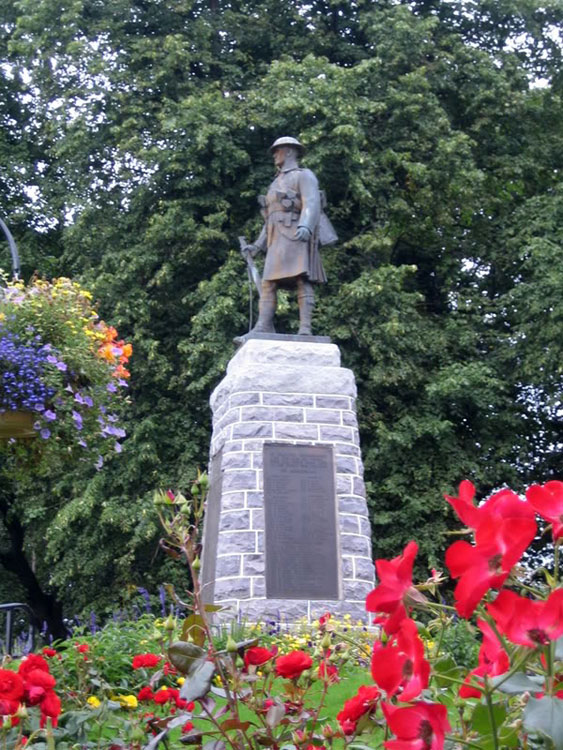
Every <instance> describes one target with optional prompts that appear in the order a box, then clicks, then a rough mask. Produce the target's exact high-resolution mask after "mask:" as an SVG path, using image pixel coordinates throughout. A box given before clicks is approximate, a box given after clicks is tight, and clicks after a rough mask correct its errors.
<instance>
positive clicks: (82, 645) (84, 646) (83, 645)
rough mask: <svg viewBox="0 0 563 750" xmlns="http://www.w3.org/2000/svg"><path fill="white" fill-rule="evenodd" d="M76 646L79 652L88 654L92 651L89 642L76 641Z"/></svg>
mask: <svg viewBox="0 0 563 750" xmlns="http://www.w3.org/2000/svg"><path fill="white" fill-rule="evenodd" d="M75 646H76V650H77V651H78V653H79V654H87V653H88V651H90V646H89V645H88V644H87V643H75Z"/></svg>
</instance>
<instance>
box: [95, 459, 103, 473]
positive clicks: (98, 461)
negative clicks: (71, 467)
mask: <svg viewBox="0 0 563 750" xmlns="http://www.w3.org/2000/svg"><path fill="white" fill-rule="evenodd" d="M103 465H104V459H103V458H102V457H101V456H98V460H97V461H96V463H95V464H94V466H95V467H96V471H99V470H100V469H101V468H102V466H103Z"/></svg>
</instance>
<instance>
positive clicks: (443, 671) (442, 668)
mask: <svg viewBox="0 0 563 750" xmlns="http://www.w3.org/2000/svg"><path fill="white" fill-rule="evenodd" d="M434 673H435V678H434V679H435V680H436V683H437V684H438V685H439V686H440V687H448V686H450V685H451V684H452V683H451V680H446V679H444V680H443V679H441V676H444V677H456V678H460V677H461V676H462V669H461V667H458V665H457V664H456V663H455V661H454V660H453V658H452V657H451V656H445V657H443V658H442V659H439V660H438V661H437V662H435V664H434Z"/></svg>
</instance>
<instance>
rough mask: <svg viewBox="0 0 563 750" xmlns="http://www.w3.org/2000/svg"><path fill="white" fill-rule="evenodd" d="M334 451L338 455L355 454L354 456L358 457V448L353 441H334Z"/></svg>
mask: <svg viewBox="0 0 563 750" xmlns="http://www.w3.org/2000/svg"><path fill="white" fill-rule="evenodd" d="M334 452H335V453H336V454H337V455H340V456H356V458H360V449H359V447H358V446H357V445H354V444H353V443H335V444H334Z"/></svg>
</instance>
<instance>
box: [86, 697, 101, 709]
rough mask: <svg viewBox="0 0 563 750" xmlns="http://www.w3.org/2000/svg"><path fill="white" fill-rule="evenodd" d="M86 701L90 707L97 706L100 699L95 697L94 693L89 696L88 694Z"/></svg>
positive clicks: (99, 703)
mask: <svg viewBox="0 0 563 750" xmlns="http://www.w3.org/2000/svg"><path fill="white" fill-rule="evenodd" d="M86 703H87V704H88V705H89V706H92V708H98V706H100V705H101V703H102V701H101V700H100V699H99V698H96V696H95V695H91V696H90V697H89V698H88V700H87V701H86Z"/></svg>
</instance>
